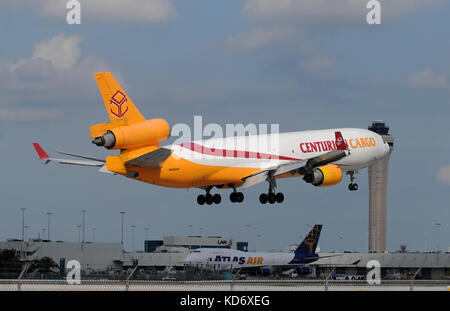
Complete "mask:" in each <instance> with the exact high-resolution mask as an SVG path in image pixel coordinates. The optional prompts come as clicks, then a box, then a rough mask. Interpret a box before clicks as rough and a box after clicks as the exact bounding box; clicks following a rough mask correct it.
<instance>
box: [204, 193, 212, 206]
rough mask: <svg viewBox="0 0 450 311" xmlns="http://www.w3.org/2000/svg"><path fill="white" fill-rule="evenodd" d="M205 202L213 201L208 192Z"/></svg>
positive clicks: (210, 202) (209, 203)
mask: <svg viewBox="0 0 450 311" xmlns="http://www.w3.org/2000/svg"><path fill="white" fill-rule="evenodd" d="M205 202H206V204H208V205H211V204H212V203H213V196H212V195H210V194H209V193H208V194H207V195H206V199H205Z"/></svg>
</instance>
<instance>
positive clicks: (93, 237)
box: [92, 227, 95, 243]
mask: <svg viewBox="0 0 450 311" xmlns="http://www.w3.org/2000/svg"><path fill="white" fill-rule="evenodd" d="M92 242H94V243H95V227H94V228H92Z"/></svg>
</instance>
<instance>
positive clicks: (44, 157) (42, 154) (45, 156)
mask: <svg viewBox="0 0 450 311" xmlns="http://www.w3.org/2000/svg"><path fill="white" fill-rule="evenodd" d="M33 146H34V149H36V152H37V154H38V155H39V159H41V160H48V159H50V157H49V156H48V154H47V153H46V152H45V151H44V149H42V147H41V145H39V144H38V143H33Z"/></svg>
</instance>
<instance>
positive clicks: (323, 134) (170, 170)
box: [34, 72, 389, 205]
mask: <svg viewBox="0 0 450 311" xmlns="http://www.w3.org/2000/svg"><path fill="white" fill-rule="evenodd" d="M95 77H96V79H97V83H98V85H99V89H100V93H101V95H102V98H103V101H104V104H105V107H106V110H107V113H108V116H109V118H110V121H109V122H106V123H101V124H96V125H93V126H91V128H90V130H91V138H93V141H92V142H93V143H94V144H96V145H97V146H103V147H105V148H107V149H108V150H110V149H115V150H120V154H117V155H112V156H109V157H107V158H106V159H96V158H92V157H86V156H80V155H76V154H69V153H64V154H65V155H69V156H73V157H78V158H81V159H82V160H71V159H54V158H50V157H49V156H48V155H47V153H46V152H45V151H44V149H43V148H42V147H41V146H40V145H39V144H37V143H34V146H35V149H36V151H37V153H38V155H39V158H40V159H41V160H45V161H46V163H48V162H50V161H54V162H59V163H61V164H73V165H84V166H92V167H98V168H100V171H101V172H112V173H115V174H119V175H122V176H125V177H128V178H131V179H135V180H139V181H142V182H147V183H151V184H155V185H159V186H163V187H171V188H201V189H203V190H205V191H206V194H205V195H203V194H200V195H199V196H198V197H197V202H198V204H200V205H203V204H205V203H206V204H212V203H215V204H218V203H220V202H221V196H220V194H218V193H216V194H214V195H212V194H211V193H210V191H211V190H212V189H213V188H214V187H215V188H217V189H226V188H231V189H233V192H231V194H230V201H231V202H242V201H243V200H244V194H243V193H242V192H238V191H236V189H237V188H239V187H242V190H243V189H246V188H248V187H251V186H254V185H256V184H258V183H261V182H265V181H267V182H268V183H269V191H268V193H262V194H261V195H260V197H259V200H260V202H261V203H263V204H265V203H267V202H269V203H271V204H273V203H275V202H278V203H281V202H283V200H284V195H283V193H281V192H278V193H275V191H274V190H275V188H276V179H277V178H285V177H298V176H302V177H303V180H304V181H306V182H307V183H310V184H312V185H314V186H317V187H324V186H332V185H336V184H338V183H339V182H340V181H341V180H342V175H343V172H345V173H348V174H349V175H350V180H351V183H350V184H349V189H350V190H357V189H358V185H357V184H356V183H354V182H353V181H354V172H355V171H357V170H360V169H362V168H365V167H368V166H370V165H371V164H372V163H374V162H375V161H378V160H380V159H381V158H383V157H384V156H385V155H386V154H388V153H389V145H388V144H387V143H386V142H384V141H383V139H382V137H381V136H380V135H378V134H377V133H374V132H372V131H369V130H366V129H356V128H342V129H328V130H316V131H301V132H291V133H280V134H278V133H276V134H268V135H253V136H239V137H226V138H213V139H206V140H201V141H189V142H183V143H179V144H172V145H166V146H161V147H160V146H159V143H160V142H161V141H164V140H165V139H167V138H168V137H169V136H170V127H169V124H168V123H167V122H166V121H165V120H163V119H149V120H147V119H145V118H144V117H143V116H142V114H141V113H140V112H139V110H138V109H137V108H136V106H135V105H134V103H133V102H132V101H131V99H130V98H129V97H128V95H127V94H126V92H125V91H124V90H123V89H122V88H121V87H120V85H119V84H118V83H117V82H116V80H115V79H114V77H113V76H112V75H111V73H109V72H103V73H96V74H95ZM261 142H262V143H261ZM274 142H275V143H274ZM230 146H231V147H230Z"/></svg>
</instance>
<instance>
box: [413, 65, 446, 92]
mask: <svg viewBox="0 0 450 311" xmlns="http://www.w3.org/2000/svg"><path fill="white" fill-rule="evenodd" d="M406 84H407V85H408V86H410V87H415V88H427V89H445V88H448V87H449V83H448V75H446V74H443V75H440V76H434V75H433V72H432V71H431V70H430V69H427V70H425V71H422V72H416V73H413V74H411V75H409V76H408V77H407V80H406Z"/></svg>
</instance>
